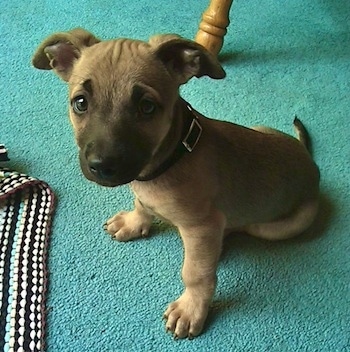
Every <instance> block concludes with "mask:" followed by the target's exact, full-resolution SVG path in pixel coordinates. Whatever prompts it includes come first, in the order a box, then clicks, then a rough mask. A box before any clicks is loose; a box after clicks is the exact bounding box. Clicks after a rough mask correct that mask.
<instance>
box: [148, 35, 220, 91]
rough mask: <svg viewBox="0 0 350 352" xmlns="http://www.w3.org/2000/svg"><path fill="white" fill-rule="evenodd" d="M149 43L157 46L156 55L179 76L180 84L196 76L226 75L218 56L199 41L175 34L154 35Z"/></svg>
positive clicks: (172, 72) (215, 76) (212, 76)
mask: <svg viewBox="0 0 350 352" xmlns="http://www.w3.org/2000/svg"><path fill="white" fill-rule="evenodd" d="M149 43H150V45H151V46H153V47H154V48H155V55H157V57H159V58H160V59H161V60H162V61H163V62H164V64H165V66H166V67H167V68H168V70H170V73H171V74H174V75H175V76H176V77H177V79H178V81H179V84H184V83H186V82H187V81H188V80H189V79H190V78H192V77H194V76H195V77H202V76H209V77H211V78H215V79H221V78H224V77H225V76H226V74H225V71H224V69H223V68H222V67H221V65H220V63H219V61H218V60H217V58H216V57H215V56H214V55H212V54H211V53H210V52H209V51H207V50H206V49H205V48H204V47H203V46H202V45H200V44H198V43H195V42H193V41H191V40H187V39H184V38H181V37H180V36H177V35H174V34H164V35H158V36H155V37H152V38H151V39H150V41H149Z"/></svg>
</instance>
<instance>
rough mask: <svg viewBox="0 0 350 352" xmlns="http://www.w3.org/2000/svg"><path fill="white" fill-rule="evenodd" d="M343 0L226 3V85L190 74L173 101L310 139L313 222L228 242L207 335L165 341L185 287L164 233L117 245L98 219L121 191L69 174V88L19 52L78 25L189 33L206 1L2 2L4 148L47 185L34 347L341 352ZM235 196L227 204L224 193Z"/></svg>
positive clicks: (345, 97) (345, 317) (347, 274)
mask: <svg viewBox="0 0 350 352" xmlns="http://www.w3.org/2000/svg"><path fill="white" fill-rule="evenodd" d="M349 4H350V3H349V1H348V0H338V1H335V0H293V1H282V0H281V1H277V0H276V1H272V0H259V1H258V0H245V1H243V0H236V1H234V3H233V6H232V9H231V16H230V18H231V25H230V27H229V31H228V34H227V36H226V40H225V46H224V48H223V50H222V52H221V56H220V60H221V62H222V64H223V66H224V68H225V70H226V72H227V78H226V79H225V80H222V81H212V80H210V79H207V78H204V79H200V80H198V79H195V80H193V81H192V82H191V83H190V84H188V85H187V86H186V87H184V88H183V89H182V92H183V96H184V97H185V98H186V99H188V100H189V101H190V102H191V104H192V105H193V106H194V107H195V108H196V109H198V110H199V111H201V112H203V113H205V114H207V115H208V116H211V117H216V118H218V119H222V120H229V121H234V122H237V123H240V124H244V125H255V124H266V125H270V126H273V127H276V128H279V129H281V130H283V131H285V132H292V121H293V118H294V115H298V117H299V118H300V119H301V120H302V121H303V122H304V123H305V125H306V126H307V128H308V129H309V132H310V134H311V136H312V139H313V149H314V156H315V159H316V161H317V163H318V165H319V167H320V170H321V174H322V183H321V187H322V205H321V209H320V216H319V219H318V222H317V224H316V226H315V229H314V233H313V234H311V235H308V236H306V237H301V238H297V239H293V240H290V241H287V242H283V243H282V242H281V243H268V242H264V241H259V240H257V239H253V238H250V237H245V236H236V237H232V238H230V239H229V240H228V241H227V242H226V244H225V250H224V253H223V256H222V261H221V264H220V267H219V271H218V279H219V283H218V289H217V293H216V295H215V298H214V302H213V305H212V309H211V312H210V316H209V319H208V322H207V324H206V327H205V331H204V333H203V334H202V335H201V336H200V337H198V338H197V339H195V340H193V341H188V340H184V341H174V340H173V339H172V338H171V336H170V335H167V334H166V333H165V329H164V324H163V322H162V320H161V317H162V314H163V311H164V309H165V307H166V306H167V303H168V302H170V301H171V300H173V299H174V298H176V297H177V296H178V295H179V294H180V292H181V289H182V284H181V279H180V267H181V262H182V245H181V241H180V239H179V237H178V236H177V235H176V232H175V231H174V229H173V228H171V227H167V226H164V225H162V226H161V227H160V228H159V227H155V228H154V231H153V233H154V236H152V237H151V238H150V239H147V240H144V241H142V240H140V241H134V242H131V243H123V244H122V243H117V242H115V241H113V240H111V239H110V238H109V237H108V236H107V235H105V234H104V232H103V230H102V224H103V223H104V221H105V219H107V218H108V217H109V216H111V215H112V214H114V213H115V212H117V211H119V210H122V209H130V207H131V205H132V196H131V193H130V191H129V189H128V187H127V186H123V187H120V188H117V189H104V188H101V187H99V186H97V185H95V184H92V183H90V182H88V181H86V180H85V179H84V178H83V176H82V174H81V172H80V169H79V166H78V159H77V153H76V147H75V144H74V141H73V134H72V130H71V128H70V126H69V124H68V118H67V116H66V115H67V106H66V103H67V92H66V87H65V85H64V84H63V82H61V81H60V80H59V79H58V78H57V77H56V76H55V75H54V74H52V73H51V72H43V71H37V70H35V69H34V68H32V67H31V64H30V61H31V56H32V53H33V52H34V50H35V48H36V47H37V45H38V44H39V43H40V41H41V40H42V39H43V38H44V37H46V36H47V35H49V34H51V33H52V32H55V31H62V30H68V29H71V28H73V27H76V26H82V27H85V28H87V29H89V30H90V31H92V32H94V33H95V34H96V35H97V36H99V37H101V38H106V39H107V38H114V37H118V36H123V37H133V38H139V39H147V38H148V37H149V36H151V35H152V34H155V33H162V32H175V33H178V34H181V35H182V36H185V37H189V38H193V37H194V35H195V33H196V31H197V28H198V23H199V20H200V16H201V13H202V12H203V10H204V9H205V8H206V7H207V5H208V2H207V1H206V0H187V1H182V0H173V1H161V0H156V1H146V0H138V1H129V0H119V1H105V0H95V1H84V0H75V1H74V2H71V1H63V0H55V1H53V0H45V1H43V0H38V1H24V0H17V1H13V0H11V1H10V0H1V2H0V26H1V29H0V89H1V91H0V143H3V144H5V145H6V147H7V149H8V152H9V157H10V158H11V161H10V162H8V163H6V167H9V168H11V169H13V170H16V171H18V172H21V173H25V174H28V175H30V176H32V177H35V178H38V179H41V180H44V181H46V182H47V183H48V184H49V185H50V187H51V188H52V190H53V191H54V193H55V196H56V212H55V216H54V219H53V224H52V229H51V235H50V244H49V249H48V268H49V287H48V293H47V295H48V297H47V307H46V308H47V314H46V318H45V319H46V328H45V330H46V337H45V342H46V350H47V351H50V352H73V351H74V352H83V351H84V352H85V351H89V352H107V351H111V352H114V351H115V352H117V351H157V352H158V351H180V352H182V351H186V352H187V351H194V352H197V351H198V352H203V351H210V352H215V351H218V352H219V351H220V352H221V351H259V352H260V351H276V352H281V351H293V352H294V351H327V352H328V351H342V352H345V351H350V331H349V330H350V307H349V305H350V294H349V292H350V287H349V281H350V260H349V258H350V255H349V253H350V246H349V244H350V221H349V218H350V216H349V214H350V204H349V196H350V192H349V191H350V177H349V173H350V168H349V162H350V143H349V139H350V133H349V123H350V14H349V13H350V11H349V6H350V5H349ZM233 206H234V204H233Z"/></svg>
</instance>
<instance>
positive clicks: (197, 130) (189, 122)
mask: <svg viewBox="0 0 350 352" xmlns="http://www.w3.org/2000/svg"><path fill="white" fill-rule="evenodd" d="M187 109H188V110H189V112H190V114H186V116H185V119H184V125H183V128H182V134H181V140H180V141H179V142H178V144H177V146H176V148H175V150H174V152H173V153H172V154H171V155H170V156H169V157H168V159H166V160H165V161H164V162H163V163H162V164H161V165H159V167H158V168H157V169H156V170H154V171H152V172H151V173H150V174H148V175H146V176H142V177H138V178H137V179H136V181H151V180H153V179H155V178H157V177H158V176H160V175H161V174H162V173H164V172H165V171H166V170H168V169H169V168H170V167H171V166H173V165H174V164H175V163H176V162H177V161H178V160H179V159H180V158H181V157H182V156H183V155H184V154H185V153H191V152H192V151H193V149H194V148H195V147H196V145H197V143H198V141H199V138H200V136H201V134H202V126H201V125H200V124H199V121H198V118H197V116H196V114H195V112H194V111H193V109H192V107H191V105H189V104H188V103H187Z"/></svg>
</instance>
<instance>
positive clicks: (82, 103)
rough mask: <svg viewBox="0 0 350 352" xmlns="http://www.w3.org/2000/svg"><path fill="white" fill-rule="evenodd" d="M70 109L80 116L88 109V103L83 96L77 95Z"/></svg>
mask: <svg viewBox="0 0 350 352" xmlns="http://www.w3.org/2000/svg"><path fill="white" fill-rule="evenodd" d="M72 108H73V110H74V112H75V113H77V114H79V115H81V114H83V113H84V112H86V111H87V109H88V101H87V99H86V98H85V97H84V96H83V95H79V96H77V97H76V98H74V99H73V100H72Z"/></svg>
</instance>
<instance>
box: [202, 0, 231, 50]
mask: <svg viewBox="0 0 350 352" xmlns="http://www.w3.org/2000/svg"><path fill="white" fill-rule="evenodd" d="M232 1H233V0H211V2H210V4H209V7H208V8H207V9H206V11H205V12H204V13H203V16H202V22H201V23H200V25H199V30H198V33H197V35H196V38H195V40H196V42H197V43H199V44H201V45H203V46H204V47H205V48H206V49H207V50H208V51H210V52H211V53H212V54H214V55H217V54H218V53H219V52H220V50H221V48H222V45H223V42H224V36H225V34H226V32H227V30H226V28H227V26H228V25H229V23H230V19H229V12H230V8H231V5H232Z"/></svg>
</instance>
